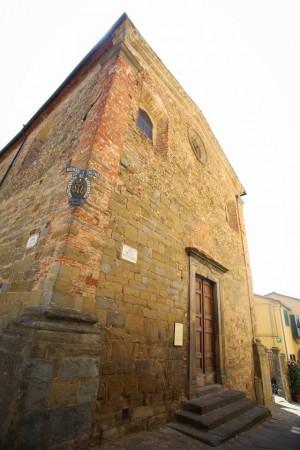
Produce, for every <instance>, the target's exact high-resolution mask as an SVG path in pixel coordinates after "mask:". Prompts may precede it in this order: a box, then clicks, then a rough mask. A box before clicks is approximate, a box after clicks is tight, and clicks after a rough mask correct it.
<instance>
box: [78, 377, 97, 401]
mask: <svg viewBox="0 0 300 450" xmlns="http://www.w3.org/2000/svg"><path fill="white" fill-rule="evenodd" d="M98 387H99V378H98V377H97V378H87V379H82V380H81V381H80V385H79V392H78V403H84V402H91V401H95V400H96V399H97V392H98Z"/></svg>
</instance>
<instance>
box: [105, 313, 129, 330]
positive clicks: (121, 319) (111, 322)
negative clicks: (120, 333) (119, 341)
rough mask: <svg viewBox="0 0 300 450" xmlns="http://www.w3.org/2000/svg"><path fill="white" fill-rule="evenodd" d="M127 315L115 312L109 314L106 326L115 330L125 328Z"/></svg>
mask: <svg viewBox="0 0 300 450" xmlns="http://www.w3.org/2000/svg"><path fill="white" fill-rule="evenodd" d="M125 319H126V315H125V314H124V313H118V312H114V311H108V312H107V319H106V325H107V326H108V327H110V326H112V327H115V328H124V326H125Z"/></svg>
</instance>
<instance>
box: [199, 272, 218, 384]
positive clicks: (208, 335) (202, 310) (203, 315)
mask: <svg viewBox="0 0 300 450" xmlns="http://www.w3.org/2000/svg"><path fill="white" fill-rule="evenodd" d="M195 341H196V342H195V344H196V345H195V348H196V355H195V360H196V361H195V362H196V377H197V384H198V386H204V385H206V384H212V383H214V382H215V373H216V363H215V332H214V301H213V284H212V283H211V282H210V281H209V280H206V279H204V278H200V277H196V280H195Z"/></svg>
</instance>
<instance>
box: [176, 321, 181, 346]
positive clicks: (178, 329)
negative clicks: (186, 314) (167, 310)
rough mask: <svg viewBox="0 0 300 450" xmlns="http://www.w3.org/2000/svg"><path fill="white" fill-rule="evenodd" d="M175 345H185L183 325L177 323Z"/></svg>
mask: <svg viewBox="0 0 300 450" xmlns="http://www.w3.org/2000/svg"><path fill="white" fill-rule="evenodd" d="M174 345H178V346H181V345H183V323H175V328H174Z"/></svg>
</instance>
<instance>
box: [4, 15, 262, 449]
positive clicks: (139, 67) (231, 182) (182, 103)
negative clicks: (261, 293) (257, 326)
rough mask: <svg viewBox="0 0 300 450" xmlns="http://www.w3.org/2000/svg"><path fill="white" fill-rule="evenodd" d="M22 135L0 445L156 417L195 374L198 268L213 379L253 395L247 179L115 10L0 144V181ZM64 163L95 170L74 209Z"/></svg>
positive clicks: (13, 206)
mask: <svg viewBox="0 0 300 450" xmlns="http://www.w3.org/2000/svg"><path fill="white" fill-rule="evenodd" d="M139 109H143V110H145V111H146V112H147V114H148V115H149V117H150V119H151V121H152V122H153V141H151V140H150V139H148V138H147V137H146V136H145V135H144V134H143V132H142V131H141V130H140V129H139V128H138V126H137V117H138V112H139ZM197 136H200V138H199V139H200V140H199V141H198V142H199V146H200V147H201V148H200V150H199V151H200V152H202V153H201V158H202V159H201V158H200V160H199V159H198V158H197V155H196V154H195V152H197V151H198V150H197V146H196V148H195V139H198V138H197ZM22 143H23V146H22V148H21V150H20V152H19V154H18V156H17V158H16V160H15V161H14V164H13V165H12V167H11V169H10V171H9V172H8V174H7V176H6V178H5V180H4V181H3V184H2V186H1V198H2V200H1V229H0V246H1V250H0V283H1V284H0V286H1V287H0V292H1V296H0V302H1V303H0V312H1V316H0V317H1V322H0V323H1V324H2V337H1V347H0V357H1V367H2V368H3V369H2V371H1V377H2V378H3V380H1V383H0V390H1V399H2V400H3V403H2V405H1V412H0V414H1V416H0V422H1V435H2V436H3V444H2V448H11V449H13V448H24V449H25V448H56V446H59V445H62V446H63V447H60V448H65V447H66V446H68V445H71V444H72V445H75V446H77V448H79V447H80V446H81V447H82V448H87V447H88V446H93V445H97V444H99V442H102V441H103V440H105V439H110V438H114V437H116V436H121V435H122V434H124V433H127V432H128V431H134V430H138V429H151V428H153V427H156V426H158V425H160V424H163V423H166V421H167V420H169V419H170V418H171V417H172V414H173V412H174V411H175V409H176V408H178V406H179V404H180V401H181V400H183V399H184V398H186V397H188V396H189V397H192V396H193V395H195V390H196V387H197V382H196V381H195V380H196V378H195V361H194V354H193V352H194V351H195V349H194V339H195V337H194V335H193V331H192V330H194V328H195V311H194V307H193V302H194V300H193V297H194V292H195V290H194V291H193V289H194V286H193V282H194V281H193V280H194V279H195V276H201V277H204V278H205V279H208V280H210V282H211V283H212V285H213V286H214V304H215V333H216V357H215V358H216V379H217V381H219V382H221V383H223V384H224V385H225V386H226V387H228V388H229V387H230V388H237V389H241V390H243V391H245V392H247V394H248V395H250V396H253V395H254V390H253V360H252V337H253V336H252V326H251V323H252V318H251V295H252V294H251V278H250V270H249V263H248V255H247V246H246V239H245V230H244V225H243V219H242V206H241V200H240V196H241V195H242V194H243V192H244V189H243V187H242V186H241V184H240V182H239V181H238V179H237V177H236V175H235V173H234V172H233V170H232V168H231V166H230V164H229V162H228V161H227V159H226V157H225V155H224V153H223V152H222V150H221V148H220V146H219V144H218V142H217V141H216V139H215V137H214V135H213V133H212V131H211V130H210V128H209V126H208V124H207V122H206V121H205V119H204V117H203V115H202V113H201V112H200V111H199V109H198V108H197V107H196V106H195V104H194V103H193V102H192V101H191V100H190V98H189V97H188V96H187V95H186V94H185V92H184V91H183V89H182V88H181V87H180V86H179V85H178V83H177V82H176V81H175V79H174V78H173V77H172V75H171V74H170V73H169V72H168V71H167V69H166V68H165V67H164V66H163V64H162V63H161V61H160V60H159V59H158V57H157V56H156V55H155V54H154V52H153V51H152V50H151V49H150V48H149V46H148V45H147V44H146V42H145V41H144V40H143V38H142V37H141V36H140V34H139V33H138V32H137V30H136V29H135V27H134V26H133V25H132V23H131V22H130V21H129V19H128V18H127V17H126V16H122V18H121V19H120V20H119V21H118V22H117V23H116V24H115V26H114V27H113V29H112V30H111V31H110V32H109V33H108V34H107V35H106V36H105V38H104V39H103V40H102V41H101V42H100V43H99V44H98V45H97V46H96V47H95V48H94V49H93V50H92V51H91V52H90V54H89V55H88V56H87V57H86V58H85V60H84V61H83V62H82V63H81V64H80V65H79V66H78V67H77V68H76V70H75V71H74V72H73V73H72V74H71V76H70V77H69V78H68V79H67V80H66V82H65V83H64V84H63V85H62V87H61V88H60V89H59V90H58V91H57V92H56V93H55V95H54V96H53V97H52V98H51V99H50V101H48V102H47V103H46V104H45V105H44V107H42V108H41V110H40V111H39V112H38V113H37V114H36V116H35V117H34V118H33V119H32V120H31V121H30V123H29V124H28V125H27V126H26V127H25V129H24V130H23V133H20V135H18V136H17V137H16V138H15V139H14V140H12V142H11V143H10V144H9V145H8V146H7V147H6V148H5V149H4V151H3V152H2V154H1V159H0V176H1V178H2V176H3V174H4V173H5V172H6V170H7V168H8V166H9V163H10V161H11V160H12V159H13V157H14V155H15V154H16V152H17V151H18V149H19V148H20V146H21V144H22ZM193 145H194V147H193ZM197 145H198V144H197ZM202 145H203V146H202ZM198 156H199V155H198ZM204 156H205V158H204ZM70 165H72V166H77V167H79V168H81V169H94V170H97V171H98V172H99V174H100V177H99V178H93V179H92V180H91V183H92V191H91V193H90V195H89V197H88V199H87V200H86V201H85V203H84V204H83V205H82V206H80V207H72V206H70V205H69V204H68V198H67V195H66V186H67V183H68V181H69V179H70V175H69V174H68V173H66V168H67V167H68V166H70ZM35 234H38V240H37V243H36V245H35V246H33V247H31V248H26V243H27V241H28V238H29V237H30V236H32V235H35ZM124 244H126V245H128V246H130V247H131V248H133V249H135V250H136V251H137V261H136V263H133V262H129V261H127V260H125V259H124V258H122V249H123V245H124ZM189 249H190V250H189ZM175 323H180V324H183V330H184V331H183V345H182V346H174V326H175ZM57 448H58V447H57Z"/></svg>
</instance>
